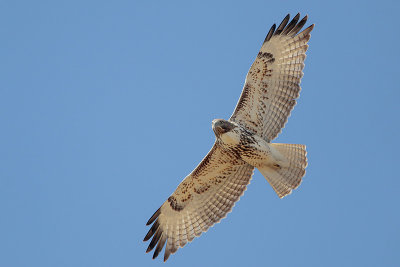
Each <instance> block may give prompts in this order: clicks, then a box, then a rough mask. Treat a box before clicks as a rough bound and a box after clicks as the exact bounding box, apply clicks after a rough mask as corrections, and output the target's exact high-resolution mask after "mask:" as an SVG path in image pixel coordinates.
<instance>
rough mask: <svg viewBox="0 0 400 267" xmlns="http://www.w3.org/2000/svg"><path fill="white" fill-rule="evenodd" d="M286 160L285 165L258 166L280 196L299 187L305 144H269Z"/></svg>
mask: <svg viewBox="0 0 400 267" xmlns="http://www.w3.org/2000/svg"><path fill="white" fill-rule="evenodd" d="M270 145H271V146H272V147H273V148H274V149H276V150H277V151H278V152H279V153H280V154H281V155H282V156H284V157H285V158H286V159H287V160H288V162H289V163H288V165H287V166H280V165H279V164H276V165H274V166H265V167H262V168H258V169H259V171H260V172H261V174H262V175H263V176H264V177H265V179H267V181H268V182H269V183H270V185H271V186H272V188H273V189H274V190H275V192H276V193H277V195H278V196H279V197H280V198H283V197H284V196H286V195H289V194H290V193H291V192H292V190H293V189H296V188H297V187H299V185H300V183H301V181H302V178H303V176H304V175H305V173H306V167H307V151H306V146H305V145H293V144H270Z"/></svg>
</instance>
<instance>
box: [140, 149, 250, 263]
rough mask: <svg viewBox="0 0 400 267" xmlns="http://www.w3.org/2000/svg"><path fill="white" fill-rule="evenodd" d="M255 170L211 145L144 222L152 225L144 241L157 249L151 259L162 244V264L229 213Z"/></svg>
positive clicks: (148, 249) (149, 248)
mask: <svg viewBox="0 0 400 267" xmlns="http://www.w3.org/2000/svg"><path fill="white" fill-rule="evenodd" d="M253 169H254V167H252V166H250V165H249V164H247V163H245V162H244V161H243V160H241V159H238V158H237V157H236V156H235V155H234V154H231V153H229V152H226V151H225V150H222V149H221V148H220V147H219V145H218V144H217V143H216V144H214V146H213V148H212V149H211V150H210V152H208V154H207V156H206V157H205V158H204V159H203V161H202V162H201V163H200V164H199V165H198V166H197V167H196V169H194V170H193V172H192V173H191V174H190V175H188V176H187V177H186V178H185V179H184V180H183V181H182V183H181V184H180V185H179V186H178V188H177V189H176V190H175V192H174V193H173V194H172V195H171V196H170V197H169V198H168V200H167V201H165V202H164V204H163V205H162V206H161V207H160V208H159V209H158V210H157V211H156V212H155V213H154V215H153V216H152V217H151V218H150V220H149V221H148V222H147V225H150V224H151V223H153V222H154V223H153V225H152V227H151V229H150V230H149V232H148V233H147V235H146V237H145V238H144V241H147V240H149V239H150V238H151V237H153V239H152V240H151V242H150V245H149V247H148V248H147V251H146V252H149V251H151V250H152V249H153V248H154V247H155V246H156V245H157V247H156V249H155V251H154V255H153V259H154V258H155V257H157V256H158V254H159V253H160V251H161V250H162V248H163V246H164V244H165V242H166V243H167V245H166V247H165V254H164V261H166V260H167V259H168V257H169V255H170V254H171V253H175V252H176V251H177V250H178V248H179V247H183V246H184V245H185V244H186V243H187V242H190V241H192V240H193V238H195V237H196V236H200V235H201V234H202V232H205V231H207V230H208V228H210V226H212V225H214V224H215V223H217V222H219V221H220V220H221V219H222V218H224V217H225V216H226V214H227V213H228V212H230V211H231V210H232V207H233V206H234V203H235V202H236V201H238V200H239V198H240V196H241V195H242V194H243V192H244V191H245V190H246V186H247V185H248V184H249V182H250V179H251V176H252V174H253Z"/></svg>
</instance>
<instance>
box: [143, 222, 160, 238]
mask: <svg viewBox="0 0 400 267" xmlns="http://www.w3.org/2000/svg"><path fill="white" fill-rule="evenodd" d="M159 226H160V224H159V222H158V221H156V222H155V223H154V224H153V226H152V227H151V228H150V230H149V231H148V232H147V234H146V236H145V237H144V239H143V242H146V241H147V240H149V239H150V237H152V236H153V234H154V233H155V232H156V231H157V230H158V227H159Z"/></svg>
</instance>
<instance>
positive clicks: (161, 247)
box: [153, 233, 167, 260]
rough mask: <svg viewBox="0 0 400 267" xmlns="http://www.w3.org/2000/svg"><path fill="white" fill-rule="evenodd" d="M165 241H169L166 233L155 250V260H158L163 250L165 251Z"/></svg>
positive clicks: (162, 235)
mask: <svg viewBox="0 0 400 267" xmlns="http://www.w3.org/2000/svg"><path fill="white" fill-rule="evenodd" d="M165 241H167V237H166V235H165V233H162V234H161V237H160V241H159V242H158V245H157V247H156V249H155V250H154V254H153V260H154V259H155V258H157V256H158V254H160V252H161V250H162V249H163V247H164V245H165Z"/></svg>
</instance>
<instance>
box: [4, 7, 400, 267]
mask: <svg viewBox="0 0 400 267" xmlns="http://www.w3.org/2000/svg"><path fill="white" fill-rule="evenodd" d="M399 10H400V4H399V2H398V1H387V0H382V1H342V0H338V1H329V2H328V1H181V2H177V1H140V2H139V1H99V0H97V1H1V3H0V24H1V27H0V36H1V42H0V48H1V49H0V60H1V64H0V73H1V79H0V127H1V128H0V129H1V131H0V162H1V163H0V214H1V216H0V266H10V267H14V266H40V267H47V266H49V267H50V266H51V267H54V266H72V267H77V266H96V267H97V266H130V267H132V266H156V265H157V266H158V265H160V266H161V264H163V263H162V259H160V258H158V259H157V260H155V261H153V260H152V259H151V255H150V254H146V253H145V250H146V247H147V243H143V242H142V239H143V237H144V235H145V234H146V232H147V231H148V227H146V226H145V223H146V221H147V219H148V218H149V217H150V216H151V215H152V214H153V212H154V211H155V210H156V209H157V208H158V207H159V206H160V205H161V204H162V203H163V202H164V200H165V199H166V198H168V196H169V195H170V194H171V193H172V192H173V191H174V190H175V188H176V186H177V185H178V184H179V183H180V181H181V180H182V179H183V178H184V177H185V176H186V175H187V174H188V173H190V172H191V171H192V170H193V168H194V167H195V166H196V165H197V164H198V163H199V162H200V160H201V159H202V158H203V157H204V156H205V155H206V153H207V152H208V150H209V149H210V148H211V146H212V144H213V142H214V134H213V132H212V130H211V121H212V119H214V118H225V119H227V118H229V116H230V114H231V113H232V111H233V109H234V107H235V105H236V102H237V100H238V98H239V95H240V93H241V90H242V86H243V82H244V79H245V76H246V73H247V71H248V69H249V67H250V65H251V63H252V62H253V60H254V57H255V56H256V55H257V53H258V50H259V48H260V46H261V43H262V41H263V40H264V38H265V36H266V34H267V32H268V30H269V28H270V27H271V25H272V24H273V23H280V22H281V20H282V19H283V18H284V16H285V15H286V14H287V13H291V14H292V16H293V15H295V14H296V13H297V12H301V14H302V15H305V14H308V15H309V22H308V23H307V25H310V24H311V23H315V25H316V26H315V28H314V31H313V32H312V37H311V40H310V48H309V50H308V53H307V54H308V57H307V59H306V67H305V69H304V71H305V75H304V78H303V80H302V92H301V96H300V99H299V101H298V104H297V106H296V107H295V109H294V111H293V113H292V116H291V117H290V119H289V122H288V124H287V125H286V128H285V129H284V130H283V132H282V134H281V135H280V136H279V138H278V139H277V140H276V142H282V143H299V144H306V145H307V147H308V158H309V166H308V168H307V174H306V177H305V178H304V181H303V183H302V185H301V186H300V188H299V189H298V190H296V191H295V192H294V193H293V194H292V195H290V196H288V197H286V198H284V199H282V200H280V199H279V198H278V197H277V196H276V195H275V193H274V192H273V190H272V188H271V187H270V186H269V185H268V183H267V182H266V180H265V179H264V178H263V177H262V176H261V174H260V173H259V172H258V171H256V172H255V175H254V177H253V180H252V182H251V184H250V185H249V187H248V189H247V191H246V193H245V194H244V196H243V197H242V198H241V200H240V201H239V202H238V203H237V205H236V206H235V208H234V209H233V212H232V213H230V214H229V215H228V217H227V218H226V219H224V220H222V222H221V223H219V224H217V225H216V226H214V227H213V228H211V229H210V230H209V231H208V232H207V233H205V234H204V235H202V236H201V238H197V239H195V240H194V241H193V242H192V243H190V244H189V245H187V246H186V247H185V248H183V249H180V250H179V251H178V252H177V253H176V254H174V255H172V256H171V257H170V259H169V260H168V262H167V263H165V264H164V265H163V266H396V265H397V266H398V264H399V252H400V208H399V206H400V196H399V195H400V194H399V193H400V175H399V172H398V167H399V164H400V158H399V149H400V142H399V131H400V123H399V122H400V120H399V116H400V108H399V104H398V103H399V99H400V86H399V83H398V79H399V77H400V68H399V60H400V52H399V51H400V50H399V41H400V38H399V34H400V31H399V26H400V24H399V19H398V15H399V14H398V13H399V12H398V11H399ZM307 25H306V26H307Z"/></svg>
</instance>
